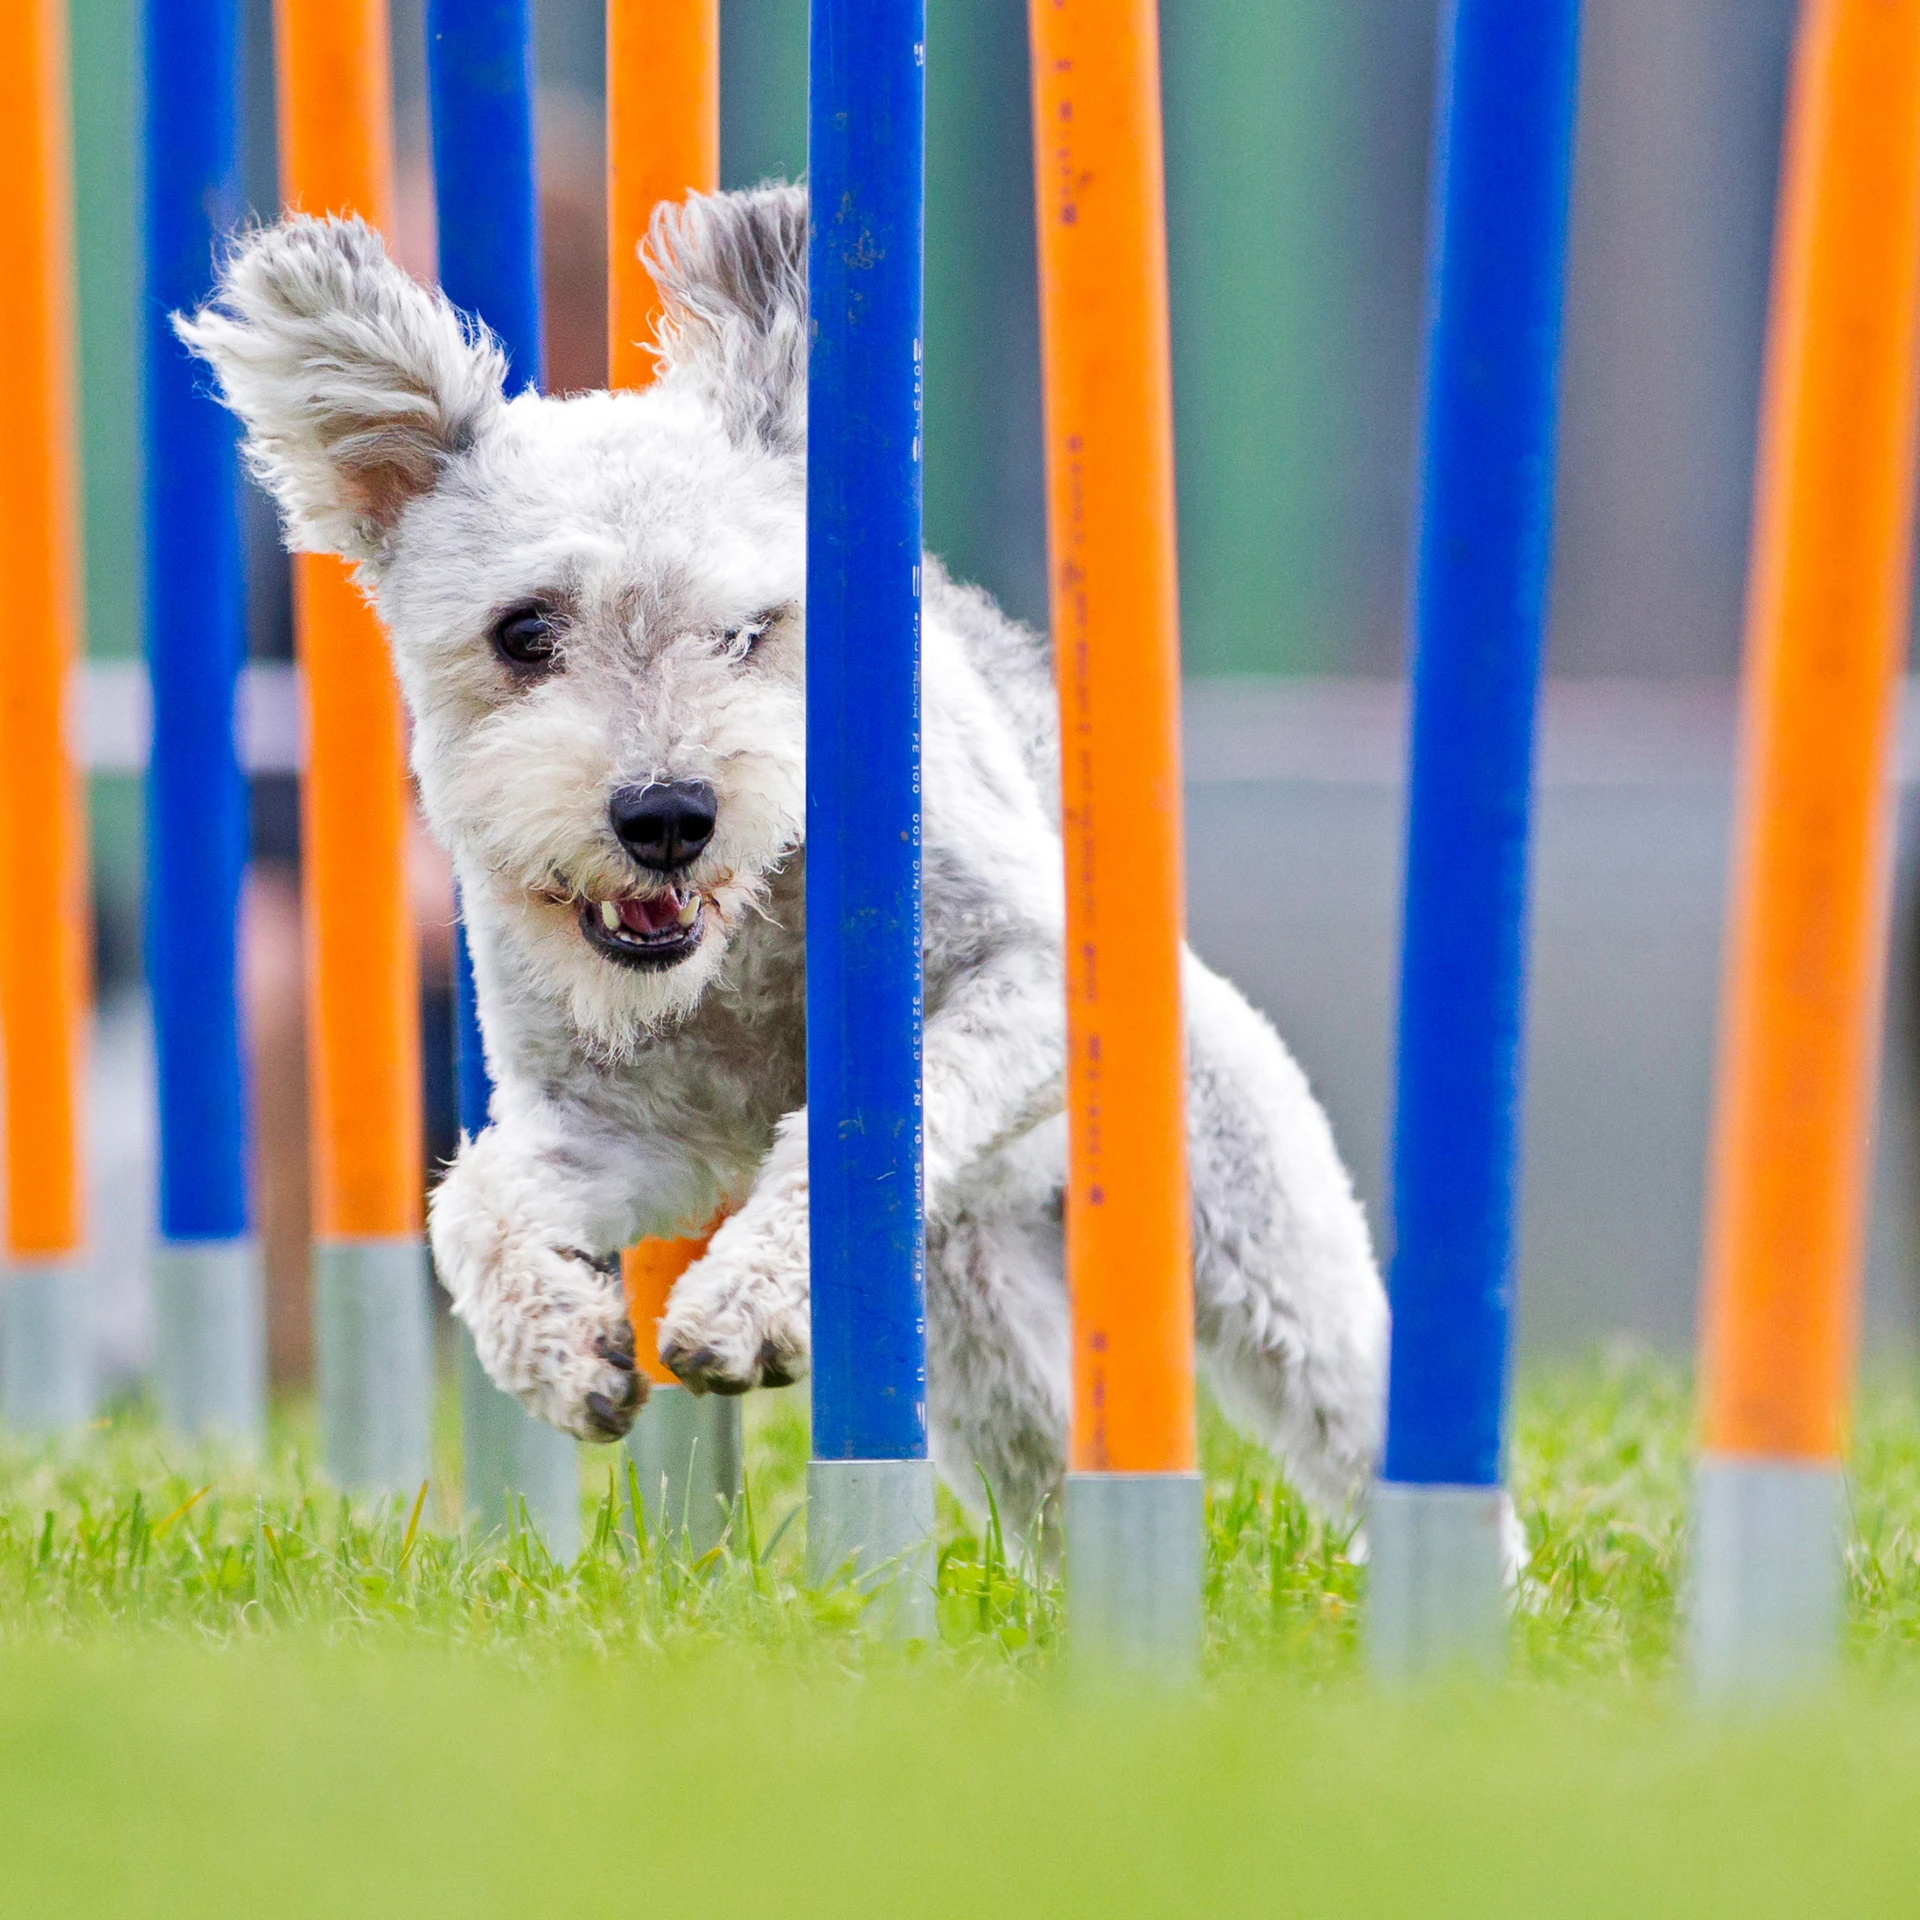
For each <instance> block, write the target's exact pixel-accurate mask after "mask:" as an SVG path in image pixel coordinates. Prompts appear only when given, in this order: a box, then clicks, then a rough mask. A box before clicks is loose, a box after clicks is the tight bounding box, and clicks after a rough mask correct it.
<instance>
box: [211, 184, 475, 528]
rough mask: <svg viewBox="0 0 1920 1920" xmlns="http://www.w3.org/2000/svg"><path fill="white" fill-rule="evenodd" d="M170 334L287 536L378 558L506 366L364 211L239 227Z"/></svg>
mask: <svg viewBox="0 0 1920 1920" xmlns="http://www.w3.org/2000/svg"><path fill="white" fill-rule="evenodd" d="M174 329H175V331H176V332H177V333H178V334H179V335H180V338H181V339H182V340H184V341H185V342H186V343H187V345H188V346H189V347H191V348H192V349H193V351H194V352H195V353H197V354H199V355H201V356H202V358H204V359H205V360H207V361H208V362H209V363H210V364H211V365H212V367H213V370H214V372H215V374H217V375H218V376H219V381H220V387H221V391H222V394H223V395H224V397H225V399H226V402H227V405H228V406H230V407H231V408H232V409H233V410H234V412H235V413H237V414H238V415H239V416H240V418H241V420H242V421H243V422H244V423H245V425H246V429H247V457H248V460H249V462H250V463H251V465H252V467H253V470H254V472H255V473H256V474H257V475H258V476H259V478H260V479H261V481H262V482H263V483H264V484H265V485H266V487H267V488H268V489H269V491H271V492H272V494H273V496H274V498H275V499H276V500H278V501H279V503H280V511H281V514H282V516H283V517H284V520H285V523H286V532H287V541H288V544H289V545H290V546H293V547H297V548H302V549H305V550H307V551H310V552H316V553H337V554H341V555H344V556H345V557H346V558H348V559H350V560H364V561H373V562H376V563H377V562H378V561H380V560H381V559H383V558H384V557H385V555H386V553H387V551H388V546H389V542H390V541H391V539H392V536H393V531H394V528H395V525H396V524H397V523H398V521H399V518H400V514H401V512H402V510H403V509H404V508H405V507H406V505H407V503H408V502H409V501H410V500H413V499H416V498H418V497H419V496H420V495H421V494H424V493H427V492H430V491H431V490H432V488H433V487H434V485H435V484H436V483H437V481H438V480H439V478H440V475H441V473H442V472H443V471H444V469H445V467H446V464H447V462H448V461H449V460H450V459H452V458H454V457H455V456H456V455H458V454H460V453H461V452H463V451H465V449H466V448H467V447H469V446H470V445H471V444H472V443H473V439H474V436H475V434H476V432H477V431H478V429H479V426H480V423H481V422H482V421H483V420H484V419H485V417H486V415H487V414H488V413H489V412H490V411H491V410H492V409H493V408H495V407H497V406H499V405H500V404H501V402H502V382H503V381H504V379H505V376H506V361H505V358H504V356H503V355H502V354H501V352H500V349H499V347H498V346H497V345H496V344H495V343H494V341H493V340H492V338H491V337H490V336H489V335H488V334H487V333H485V331H484V330H481V329H476V328H474V327H471V326H470V325H469V324H468V323H467V322H466V321H464V320H463V319H462V318H461V316H460V314H459V313H458V312H457V311H456V310H455V309H454V307H453V306H452V305H450V304H449V302H448V301H447V299H446V296H445V295H444V294H441V293H439V292H437V291H435V290H433V289H430V288H427V287H423V286H421V285H420V284H419V282H418V281H416V280H413V279H410V278H409V277H408V276H407V275H406V274H405V273H403V272H402V271H401V270H400V268H399V267H397V266H396V265H394V263H393V262H392V261H391V260H390V259H388V257H387V250H386V247H385V246H384V245H383V244H382V242H381V239H380V236H379V234H377V233H376V232H375V231H374V230H373V229H372V228H371V227H369V226H368V225H366V223H365V222H364V221H361V220H336V219H332V218H328V219H324V220H320V219H314V218H312V217H310V216H308V215H306V214H289V215H288V216H287V217H286V218H285V219H284V220H282V221H280V222H279V223H278V225H276V226H271V227H262V228H259V229H257V230H255V231H254V232H251V233H248V234H246V235H244V236H242V237H241V238H240V240H239V241H238V242H237V243H236V245H235V246H234V247H233V250H232V251H231V253H229V254H228V256H227V258H226V260H225V262H224V263H223V265H222V267H221V270H220V280H219V285H218V287H217V289H216V291H215V293H214V297H213V299H212V300H211V301H210V302H209V303H208V304H207V305H206V306H204V307H202V308H201V309H200V311H199V312H198V313H196V314H195V315H193V317H192V318H191V319H187V318H184V317H182V316H178V315H176V316H175V318H174Z"/></svg>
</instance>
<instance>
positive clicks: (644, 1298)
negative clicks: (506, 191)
mask: <svg viewBox="0 0 1920 1920" xmlns="http://www.w3.org/2000/svg"><path fill="white" fill-rule="evenodd" d="M719 184H720V0H608V4H607V368H608V384H609V385H610V386H615V387H644V386H646V385H647V384H648V382H650V381H651V380H652V378H653V355H652V354H651V353H649V352H648V351H647V343H648V342H649V341H651V340H652V338H653V329H654V324H655V322H656V321H657V320H658V319H659V317H660V312H659V302H658V299H657V297H656V295H655V291H654V285H653V281H652V279H651V278H650V277H649V276H648V274H647V270H646V268H645V267H643V266H642V265H641V264H640V253H639V247H640V242H641V240H642V239H643V238H644V237H645V235H646V231H647V222H648V221H649V220H651V219H652V218H653V210H654V208H655V207H656V206H658V205H659V203H660V202H661V201H662V200H680V199H683V198H684V197H685V196H686V195H687V194H688V193H712V192H713V191H714V190H715V189H716V188H717V187H718V186H719ZM710 1235H711V1229H709V1232H708V1234H704V1235H701V1236H700V1237H698V1238H696V1239H691V1240H643V1241H641V1242H640V1244H639V1245H638V1246H635V1247H629V1248H627V1250H626V1252H625V1253H624V1254H623V1255H622V1256H621V1263H620V1274H621V1279H622V1282H623V1283H624V1285H625V1287H626V1295H627V1317H628V1318H629V1319H630V1320H631V1321H632V1322H633V1333H634V1346H635V1349H636V1353H637V1356H638V1359H639V1364H640V1370H641V1372H642V1373H644V1374H646V1375H647V1376H648V1378H649V1379H652V1380H655V1381H658V1382H659V1383H660V1384H661V1385H663V1386H664V1385H670V1384H671V1383H672V1381H673V1375H672V1374H671V1373H669V1372H668V1371H667V1369H666V1368H665V1367H663V1366H662V1365H661V1364H660V1357H659V1353H658V1351H657V1349H656V1347H655V1345H654V1332H653V1329H654V1323H655V1322H656V1321H657V1320H658V1319H659V1318H660V1316H661V1314H663V1313H664V1312H665V1311H666V1308H667V1295H668V1294H670V1293H671V1292H672V1291H673V1283H674V1282H675V1281H676V1280H678V1279H679V1278H680V1276H681V1275H682V1274H683V1273H685V1272H686V1270H687V1269H688V1268H689V1267H690V1266H692V1265H693V1263H694V1262H695V1261H696V1260H697V1259H699V1257H700V1256H701V1255H702V1254H703V1253H705V1252H706V1250H707V1240H708V1238H709V1237H710Z"/></svg>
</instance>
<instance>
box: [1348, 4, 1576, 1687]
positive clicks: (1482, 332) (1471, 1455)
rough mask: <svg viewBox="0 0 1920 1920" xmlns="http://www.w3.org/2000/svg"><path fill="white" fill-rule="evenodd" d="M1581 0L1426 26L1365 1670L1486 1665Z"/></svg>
mask: <svg viewBox="0 0 1920 1920" xmlns="http://www.w3.org/2000/svg"><path fill="white" fill-rule="evenodd" d="M1579 20H1580V9H1579V4H1578V0H1451V4H1450V5H1449V6H1448V8H1447V11H1446V15H1445V19H1444V24H1443V28H1442V48H1441V72H1440V92H1439V110H1438V117H1437V130H1436V141H1435V149H1434V167H1433V179H1434V198H1433V205H1432V213H1431V227H1430V243H1429V244H1430V253H1429V261H1428V285H1427V338H1426V394H1425V412H1424V420H1423V426H1422V439H1421V471H1420V520H1419V546H1418V559H1417V563H1416V577H1415V587H1414V607H1413V629H1414V631H1413V666H1412V671H1413V726H1412V767H1411V772H1410V776H1409V787H1408V819H1407V862H1406V908H1405V920H1404V925H1403V935H1402V937H1403V942H1404V945H1403V951H1402V960H1401V978H1400V1029H1399V1055H1398V1079H1397V1099H1396V1118H1395V1136H1394V1150H1393V1219H1394V1259H1393V1271H1392V1283H1391V1294H1392V1300H1393V1336H1392V1360H1391V1390H1390V1396H1389V1401H1388V1409H1387V1444H1386V1459H1385V1466H1384V1471H1383V1475H1382V1481H1381V1484H1380V1486H1379V1487H1378V1488H1377V1489H1376V1494H1375V1499H1374V1504H1373V1523H1372V1531H1373V1572H1372V1575H1371V1611H1372V1619H1371V1620H1370V1635H1371V1641H1372V1645H1373V1648H1374V1652H1375V1656H1376V1660H1377V1662H1378V1664H1379V1665H1381V1666H1382V1667H1383V1668H1385V1669H1387V1670H1389V1671H1393V1670H1406V1669H1410V1668H1411V1669H1420V1668H1424V1667H1426V1666H1428V1665H1431V1664H1434V1663H1435V1662H1437V1661H1444V1660H1446V1659H1450V1658H1453V1657H1456V1656H1459V1655H1463V1654H1464V1655H1478V1656H1480V1657H1483V1658H1497V1657H1498V1651H1499V1646H1500V1643H1501V1639H1502V1622H1503V1611H1502V1593H1501V1574H1502V1558H1501V1556H1502V1542H1501V1534H1502V1528H1503V1523H1504V1515H1505V1501H1504V1496H1503V1494H1502V1493H1501V1490H1500V1480H1501V1473H1502V1467H1503V1448H1504V1439H1505V1409H1506V1386H1507V1350H1508V1319H1509V1312H1510V1307H1511V1302H1512V1293H1513V1239H1514V1220H1515V1206H1516V1193H1517V1170H1516V1157H1517V1151H1518V1144H1519V1105H1520V1097H1519V1090H1520V1075H1521V1026H1522V1006H1523V992H1524V979H1523V975H1524V967H1523V960H1524V950H1525V941H1526V884H1527V833H1528V812H1529V796H1530V791H1531V786H1532V778H1533V735H1534V709H1535V704H1536V695H1537V691H1538V682H1539V674H1540V656H1541V645H1542V633H1543V628H1544V622H1545V606H1546V591H1547V574H1548V565H1549V560H1550V557H1551V548H1552V531H1553V463H1554V426H1555V388H1556V382H1557V376H1558V367H1559V347H1560V310H1561V298H1562V291H1563V284H1564V280H1565V261H1566V246H1567V215H1568V200H1569V190H1570V179H1571V172H1572V156H1573V127H1574V108H1575V93H1576V73H1577V66H1578V47H1579Z"/></svg>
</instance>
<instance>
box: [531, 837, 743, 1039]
mask: <svg viewBox="0 0 1920 1920" xmlns="http://www.w3.org/2000/svg"><path fill="white" fill-rule="evenodd" d="M665 892H666V890H665V889H661V890H660V897H664V895H665ZM763 892H764V883H762V882H760V881H758V880H745V879H743V878H741V877H740V876H736V875H729V876H727V877H726V878H724V879H722V880H720V881H717V882H709V883H708V884H707V885H705V886H703V887H702V888H701V889H700V900H701V906H700V910H699V915H698V923H697V924H698V927H699V931H700V938H699V943H698V945H697V946H695V947H694V948H693V950H692V951H691V952H689V953H688V954H687V955H686V957H685V958H683V959H679V960H676V961H674V962H673V964H671V965H665V966H647V967H637V966H633V965H628V964H623V963H622V960H621V959H620V958H617V957H614V956H613V955H610V954H608V953H606V952H604V951H602V950H601V949H600V948H599V947H597V946H596V945H595V944H594V942H593V941H592V940H590V939H589V937H588V936H587V934H586V932H585V931H584V929H583V927H582V924H581V922H582V917H583V914H584V913H588V912H597V911H598V910H599V909H598V905H597V902H595V901H593V900H592V898H591V897H590V896H583V895H582V894H576V893H574V892H573V891H572V890H571V889H566V890H562V889H559V888H554V887H551V886H549V887H547V888H543V889H531V890H527V891H524V892H518V893H517V895H516V896H515V897H513V898H511V899H507V900H503V902H502V904H503V906H505V907H506V909H507V911H508V914H509V917H510V919H511V920H512V922H513V925H514V930H515V944H516V945H517V946H518V947H519V948H520V949H521V951H522V953H523V954H524V955H525V956H526V958H527V959H528V960H529V961H530V962H531V964H532V967H533V970H534V973H535V977H536V978H537V979H539V980H540V981H541V982H542V983H543V984H545V985H546V986H547V987H548V988H549V989H550V990H552V991H553V992H555V993H556V994H559V995H561V996H563V997H564V998H565V1000H566V1003H567V1014H568V1019H569V1021H570V1022H571V1024H572V1026H573V1028H574V1030H575V1032H576V1034H577V1035H578V1037H579V1039H580V1041H581V1044H582V1045H583V1046H584V1047H585V1049H586V1050H587V1052H588V1053H589V1054H590V1055H591V1056H592V1057H593V1058H595V1059H596V1060H597V1061H599V1062H601V1063H603V1064H605V1065H609V1066H621V1065H626V1064H628V1063H630V1062H631V1061H632V1060H633V1059H634V1058H635V1056H636V1055H637V1054H638V1053H639V1052H640V1050H641V1049H642V1048H643V1047H644V1046H645V1045H646V1044H647V1042H648V1041H649V1040H650V1039H652V1038H653V1037H654V1036H656V1035H658V1034H659V1033H660V1032H661V1031H662V1030H663V1029H664V1028H667V1027H670V1026H672V1025H674V1024H676V1023H677V1022H679V1021H681V1020H684V1019H686V1018H687V1017H688V1016H689V1015H690V1014H692V1013H693V1011H694V1010H695V1009H696V1008H697V1007H698V1006H699V1004H700V1001H701V999H702V997H703V996H704V995H705V993H706V991H707V989H708V988H709V987H710V986H711V985H712V984H713V981H714V979H715V978H716V976H717V975H718V974H719V972H720V969H721V967H722V966H723V964H724V963H725V960H726V956H727V949H728V947H729V946H730V945H731V943H732V939H733V936H734V933H735V932H736V931H737V929H738V927H739V925H740V922H741V920H742V919H743V918H744V916H745V915H746V914H748V913H750V912H752V911H753V910H754V909H755V908H756V907H757V905H758V904H759V899H760V896H761V894H762V893H763ZM603 897H604V896H603ZM648 917H658V916H648Z"/></svg>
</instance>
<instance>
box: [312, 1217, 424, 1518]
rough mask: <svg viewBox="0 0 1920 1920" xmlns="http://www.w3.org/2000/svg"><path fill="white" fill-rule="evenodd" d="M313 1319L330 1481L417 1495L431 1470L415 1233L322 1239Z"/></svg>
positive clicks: (420, 1263)
mask: <svg viewBox="0 0 1920 1920" xmlns="http://www.w3.org/2000/svg"><path fill="white" fill-rule="evenodd" d="M313 1317H314V1336H315V1338H314V1347H315V1362H316V1371H317V1373H318V1376H319V1392H320V1455H321V1464H322V1466H323V1467H324V1469H325V1471H326V1474H327V1477H328V1478H329V1479H330V1480H332V1481H333V1482H334V1484H335V1485H336V1486H340V1487H345V1488H347V1489H348V1490H349V1491H351V1492H355V1493H376V1494H377V1493H391V1494H400V1495H408V1496H411V1495H412V1494H413V1492H414V1490H415V1489H416V1488H417V1487H418V1486H419V1485H420V1483H421V1481H423V1480H425V1479H426V1478H427V1477H428V1476H429V1475H430V1474H431V1472H432V1470H433V1447H432V1437H431V1421H432V1412H433V1323H432V1319H431V1317H430V1314H429V1309H428V1306H427V1260H426V1249H425V1248H424V1247H422V1245H421V1244H420V1242H419V1241H418V1240H417V1239H415V1238H414V1237H413V1236H412V1235H411V1234H409V1235H405V1236H402V1237H400V1238H396V1239H392V1240H323V1241H321V1242H319V1243H318V1244H317V1245H316V1246H315V1247H314V1250H313Z"/></svg>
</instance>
